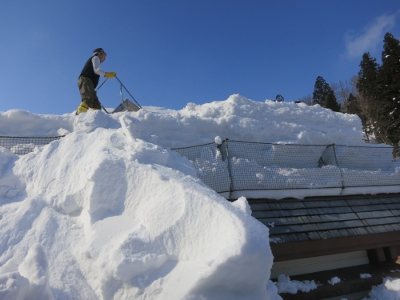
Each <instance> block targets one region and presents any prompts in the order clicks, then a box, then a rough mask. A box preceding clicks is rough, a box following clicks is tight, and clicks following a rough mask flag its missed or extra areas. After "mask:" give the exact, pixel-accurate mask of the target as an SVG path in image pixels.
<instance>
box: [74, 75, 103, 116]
mask: <svg viewBox="0 0 400 300" xmlns="http://www.w3.org/2000/svg"><path fill="white" fill-rule="evenodd" d="M78 87H79V92H80V93H81V98H82V102H85V103H86V104H87V105H88V106H89V108H92V109H101V104H100V101H99V98H97V95H96V92H95V91H94V85H93V82H92V80H91V79H90V78H88V77H84V76H81V77H79V79H78Z"/></svg>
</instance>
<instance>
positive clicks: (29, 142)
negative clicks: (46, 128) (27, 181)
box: [0, 135, 64, 155]
mask: <svg viewBox="0 0 400 300" xmlns="http://www.w3.org/2000/svg"><path fill="white" fill-rule="evenodd" d="M63 137H64V135H62V136H50V137H21V136H0V146H1V147H4V148H7V149H8V150H10V151H11V152H13V153H14V154H17V155H24V154H28V153H29V152H32V151H33V149H35V147H37V146H44V145H47V144H49V143H51V142H52V141H55V140H59V139H61V138H63Z"/></svg>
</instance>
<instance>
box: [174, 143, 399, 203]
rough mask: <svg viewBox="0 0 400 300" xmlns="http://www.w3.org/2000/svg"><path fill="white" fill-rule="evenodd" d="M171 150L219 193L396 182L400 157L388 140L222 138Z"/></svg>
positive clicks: (374, 184)
mask: <svg viewBox="0 0 400 300" xmlns="http://www.w3.org/2000/svg"><path fill="white" fill-rule="evenodd" d="M171 150H174V151H176V152H178V153H179V154H180V155H182V156H185V157H186V158H188V159H189V160H190V161H191V162H192V164H193V165H194V167H195V168H196V169H197V174H198V177H199V178H200V179H201V180H202V181H203V182H204V183H205V184H206V185H208V186H209V187H210V188H212V189H213V190H215V191H216V192H217V193H232V192H234V191H244V190H247V191H249V190H253V191H256V190H288V189H296V190H299V189H335V188H340V189H344V188H350V187H352V188H360V187H374V186H385V187H387V186H400V161H394V160H393V153H392V152H393V148H392V147H390V146H384V147H369V146H343V145H335V144H332V145H299V144H273V143H256V142H241V141H231V140H225V141H224V142H223V143H222V144H220V145H218V144H216V143H210V144H205V145H200V146H193V147H185V148H174V149H171ZM229 198H230V197H229Z"/></svg>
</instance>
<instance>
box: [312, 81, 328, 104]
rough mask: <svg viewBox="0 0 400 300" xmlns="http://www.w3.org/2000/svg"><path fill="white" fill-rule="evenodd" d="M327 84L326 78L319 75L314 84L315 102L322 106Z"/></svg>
mask: <svg viewBox="0 0 400 300" xmlns="http://www.w3.org/2000/svg"><path fill="white" fill-rule="evenodd" d="M327 85H328V84H327V83H326V81H325V79H324V78H322V77H321V76H318V77H317V80H316V81H315V84H314V92H313V104H319V105H321V106H324V104H325V95H326V94H327V89H326V86H327Z"/></svg>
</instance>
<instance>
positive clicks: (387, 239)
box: [271, 231, 400, 261]
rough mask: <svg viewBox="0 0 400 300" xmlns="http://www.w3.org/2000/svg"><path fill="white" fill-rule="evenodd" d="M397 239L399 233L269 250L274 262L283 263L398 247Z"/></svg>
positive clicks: (284, 244) (398, 240) (352, 237)
mask: <svg viewBox="0 0 400 300" xmlns="http://www.w3.org/2000/svg"><path fill="white" fill-rule="evenodd" d="M399 237H400V231H393V232H385V233H376V234H366V235H360V236H350V237H341V238H330V239H326V240H314V241H304V242H293V243H281V244H271V250H272V253H273V255H274V261H285V260H291V259H298V258H306V257H315V256H322V255H330V254H337V253H346V252H352V251H358V250H368V249H378V248H383V247H398V246H399V245H400V238H399ZM394 249H395V248H394Z"/></svg>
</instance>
